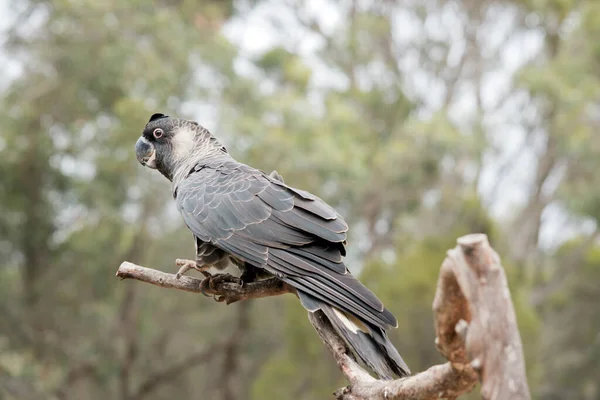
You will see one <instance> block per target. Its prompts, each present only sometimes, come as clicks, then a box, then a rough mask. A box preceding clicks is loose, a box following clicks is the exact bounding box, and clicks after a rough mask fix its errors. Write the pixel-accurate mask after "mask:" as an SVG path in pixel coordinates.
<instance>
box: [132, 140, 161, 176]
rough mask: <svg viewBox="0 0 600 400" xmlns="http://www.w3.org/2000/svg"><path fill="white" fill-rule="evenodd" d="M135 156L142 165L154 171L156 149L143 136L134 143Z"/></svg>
mask: <svg viewBox="0 0 600 400" xmlns="http://www.w3.org/2000/svg"><path fill="white" fill-rule="evenodd" d="M135 156H136V157H137V159H138V161H139V162H140V163H141V164H142V165H144V166H146V167H148V168H152V169H156V149H155V148H154V145H153V144H152V143H150V142H149V141H148V140H146V138H145V137H143V136H142V137H140V138H139V139H138V141H137V142H136V143H135Z"/></svg>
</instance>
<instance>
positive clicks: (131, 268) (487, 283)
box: [117, 234, 530, 400]
mask: <svg viewBox="0 0 600 400" xmlns="http://www.w3.org/2000/svg"><path fill="white" fill-rule="evenodd" d="M457 242H458V246H457V247H456V248H454V249H452V250H450V251H448V254H447V257H446V259H445V260H444V262H443V264H442V267H441V270H440V276H439V279H438V285H437V290H436V295H435V299H434V302H433V311H434V324H435V329H436V332H437V338H436V343H435V344H436V347H437V348H438V350H439V351H440V352H441V353H442V354H443V355H444V356H446V358H448V360H449V362H448V363H446V364H442V365H436V366H433V367H431V368H429V369H428V370H426V371H423V372H420V373H418V374H416V375H413V376H410V377H407V378H403V379H397V380H393V381H384V380H377V379H375V378H373V377H372V376H371V375H369V373H367V372H366V371H365V370H364V369H363V368H362V367H361V366H360V365H359V364H358V363H357V361H356V359H355V358H354V356H353V354H352V353H351V351H350V350H349V349H348V348H347V346H346V344H345V342H344V341H343V339H342V338H340V336H339V335H338V334H337V333H336V332H335V330H334V328H333V327H332V326H331V324H330V322H329V321H328V319H327V318H326V317H325V316H324V315H323V314H322V312H321V311H317V312H315V313H309V320H310V322H311V323H312V325H313V327H314V328H315V330H316V331H317V333H318V334H319V336H320V337H321V339H322V340H323V342H324V343H325V345H326V347H327V348H328V349H329V351H330V352H331V353H332V354H333V357H334V359H335V361H336V362H337V364H338V366H339V368H340V369H341V371H342V373H343V374H344V375H345V376H346V378H347V379H348V381H349V382H350V385H349V386H347V387H345V388H341V389H338V390H337V391H336V392H335V393H334V394H335V396H336V397H337V399H342V400H359V399H414V400H429V399H439V398H449V399H455V398H457V397H458V396H460V395H462V394H464V393H467V392H469V391H471V390H472V389H473V387H474V386H475V384H476V383H477V381H478V380H479V381H480V382H481V394H482V397H483V399H485V400H488V399H489V400H500V399H514V400H521V399H524V400H529V399H530V395H529V388H528V385H527V380H526V375H525V363H524V360H523V349H522V344H521V338H520V336H519V332H518V329H517V321H516V316H515V312H514V308H513V304H512V300H511V297H510V291H509V289H508V284H507V281H506V276H505V274H504V270H503V269H502V266H501V265H500V259H499V257H498V255H497V254H496V252H495V251H494V250H493V249H492V248H491V246H490V245H489V243H488V240H487V237H486V236H485V235H483V234H474V235H467V236H463V237H461V238H459V239H458V241H457ZM117 276H118V277H121V278H123V279H127V278H130V279H137V280H141V281H144V282H148V283H152V284H154V285H157V286H162V287H168V288H175V289H179V290H185V291H189V292H194V293H203V292H204V293H205V294H209V295H213V296H215V297H216V299H217V301H224V302H226V303H228V304H229V303H231V302H234V301H240V300H246V299H253V298H260V297H268V296H277V295H280V294H284V293H295V290H294V289H293V288H292V287H290V286H289V285H287V284H285V283H283V282H281V281H280V280H279V279H276V278H271V279H267V280H265V281H258V282H253V283H249V284H247V285H245V286H243V287H242V286H240V285H239V283H235V282H233V281H227V280H218V279H215V280H214V284H212V283H211V285H206V284H203V283H202V282H203V281H201V280H199V279H196V278H191V277H186V276H184V277H182V278H181V279H179V280H177V279H176V278H175V275H173V274H166V273H164V272H160V271H156V270H152V269H148V268H144V267H140V266H138V265H135V264H131V263H128V262H124V263H123V264H121V266H120V267H119V270H118V271H117ZM207 279H209V280H210V279H211V278H210V277H209V278H207ZM205 281H206V280H205Z"/></svg>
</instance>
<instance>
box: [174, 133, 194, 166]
mask: <svg viewBox="0 0 600 400" xmlns="http://www.w3.org/2000/svg"><path fill="white" fill-rule="evenodd" d="M171 143H172V145H173V158H175V160H177V161H179V160H182V159H185V158H187V157H188V156H189V155H190V153H191V152H192V151H193V150H194V147H195V146H196V142H195V132H194V131H193V130H191V129H190V128H188V127H185V126H184V127H181V128H179V129H178V130H177V131H176V132H175V135H173V139H171Z"/></svg>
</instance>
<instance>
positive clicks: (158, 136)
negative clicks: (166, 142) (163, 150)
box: [152, 128, 164, 139]
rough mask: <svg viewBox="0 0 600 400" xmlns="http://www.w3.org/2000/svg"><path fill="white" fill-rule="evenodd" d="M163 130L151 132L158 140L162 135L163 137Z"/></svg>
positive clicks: (158, 129) (157, 129)
mask: <svg viewBox="0 0 600 400" xmlns="http://www.w3.org/2000/svg"><path fill="white" fill-rule="evenodd" d="M163 133H164V132H163V130H162V129H160V128H156V129H155V130H154V132H152V134H153V135H154V137H155V138H157V139H159V138H160V137H161V136H162V135H163Z"/></svg>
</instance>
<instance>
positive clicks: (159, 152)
mask: <svg viewBox="0 0 600 400" xmlns="http://www.w3.org/2000/svg"><path fill="white" fill-rule="evenodd" d="M219 151H221V152H224V151H225V149H224V147H223V146H221V145H220V144H219V143H218V142H217V141H216V139H215V138H214V137H213V136H212V135H211V134H210V132H209V131H208V130H206V129H205V128H203V127H202V126H200V125H199V124H198V123H196V122H194V121H188V120H185V119H181V118H173V117H169V116H167V115H164V114H153V115H152V116H151V117H150V120H149V121H148V123H147V124H146V126H145V127H144V131H143V132H142V136H141V137H140V138H139V139H138V141H137V142H136V144H135V155H136V157H137V159H138V161H139V162H140V163H141V164H142V165H144V166H146V167H148V168H152V169H156V170H158V171H160V173H162V174H163V175H164V176H165V177H167V178H168V179H169V180H171V181H173V178H174V176H175V175H176V174H177V173H178V171H179V170H182V169H185V168H188V171H186V172H189V168H193V167H194V165H195V164H196V163H198V162H199V161H201V160H202V158H204V157H207V156H209V155H211V154H214V153H218V152H219Z"/></svg>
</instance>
